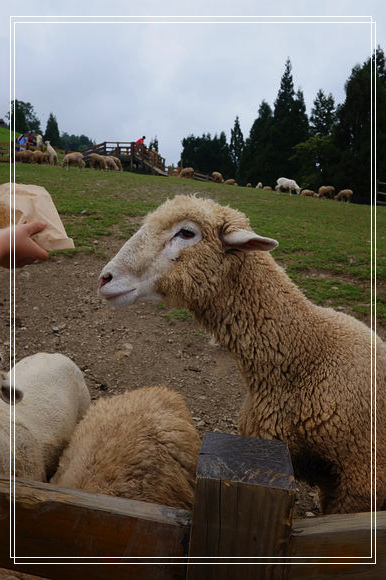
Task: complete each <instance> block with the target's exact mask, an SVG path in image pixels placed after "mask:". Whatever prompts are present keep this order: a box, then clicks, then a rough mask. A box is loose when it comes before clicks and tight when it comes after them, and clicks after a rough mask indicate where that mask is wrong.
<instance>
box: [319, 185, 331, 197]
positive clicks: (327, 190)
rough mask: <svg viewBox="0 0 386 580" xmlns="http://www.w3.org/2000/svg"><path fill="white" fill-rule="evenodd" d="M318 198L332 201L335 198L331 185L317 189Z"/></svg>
mask: <svg viewBox="0 0 386 580" xmlns="http://www.w3.org/2000/svg"><path fill="white" fill-rule="evenodd" d="M318 197H320V198H323V197H327V198H329V199H333V198H334V197H335V187H334V186H333V185H322V186H321V187H319V189H318Z"/></svg>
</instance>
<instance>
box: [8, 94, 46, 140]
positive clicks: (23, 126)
mask: <svg viewBox="0 0 386 580" xmlns="http://www.w3.org/2000/svg"><path fill="white" fill-rule="evenodd" d="M6 116H7V117H8V119H9V120H10V124H11V127H12V129H13V121H14V120H15V130H16V131H17V132H19V133H25V132H26V131H40V121H39V119H38V118H37V116H36V114H35V111H34V108H33V106H32V105H31V103H25V102H24V101H19V100H18V99H15V100H14V101H12V103H11V112H10V113H8V114H7V115H6Z"/></svg>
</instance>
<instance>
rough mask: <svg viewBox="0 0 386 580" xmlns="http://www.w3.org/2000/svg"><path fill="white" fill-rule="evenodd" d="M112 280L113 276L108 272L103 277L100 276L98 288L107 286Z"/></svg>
mask: <svg viewBox="0 0 386 580" xmlns="http://www.w3.org/2000/svg"><path fill="white" fill-rule="evenodd" d="M112 279H113V275H112V274H110V272H107V273H106V274H103V276H101V277H100V278H99V288H102V286H105V284H108V283H109V282H111V280H112Z"/></svg>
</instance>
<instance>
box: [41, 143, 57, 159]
mask: <svg viewBox="0 0 386 580" xmlns="http://www.w3.org/2000/svg"><path fill="white" fill-rule="evenodd" d="M44 143H45V144H46V145H47V153H48V155H49V156H50V164H51V165H57V164H58V154H57V153H56V151H55V149H54V148H53V147H52V145H51V143H50V142H49V141H44Z"/></svg>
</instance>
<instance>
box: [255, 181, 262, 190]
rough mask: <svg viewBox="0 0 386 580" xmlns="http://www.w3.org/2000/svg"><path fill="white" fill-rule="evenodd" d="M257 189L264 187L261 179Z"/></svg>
mask: <svg viewBox="0 0 386 580" xmlns="http://www.w3.org/2000/svg"><path fill="white" fill-rule="evenodd" d="M256 189H263V184H262V183H261V181H259V183H258V184H257V185H256Z"/></svg>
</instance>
